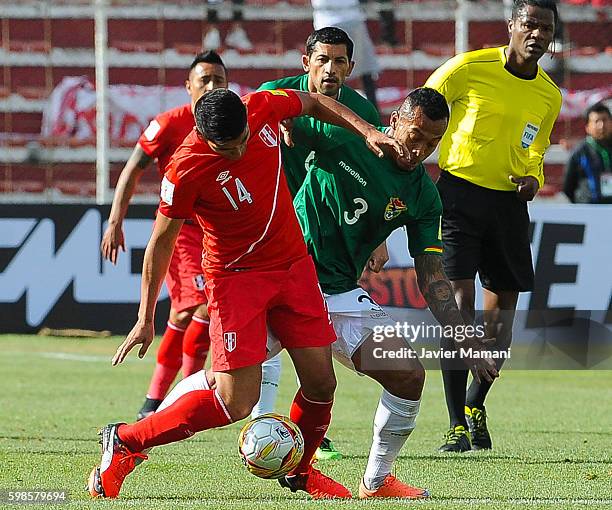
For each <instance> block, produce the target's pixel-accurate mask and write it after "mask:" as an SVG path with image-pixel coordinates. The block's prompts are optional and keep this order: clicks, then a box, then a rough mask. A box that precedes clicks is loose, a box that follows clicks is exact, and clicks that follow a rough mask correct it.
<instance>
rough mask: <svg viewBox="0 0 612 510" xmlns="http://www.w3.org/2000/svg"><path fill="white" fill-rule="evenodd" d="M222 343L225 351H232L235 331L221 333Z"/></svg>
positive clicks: (234, 345)
mask: <svg viewBox="0 0 612 510" xmlns="http://www.w3.org/2000/svg"><path fill="white" fill-rule="evenodd" d="M223 345H224V346H225V350H226V351H227V352H232V351H233V350H234V349H235V348H236V332H235V331H228V332H227V333H223Z"/></svg>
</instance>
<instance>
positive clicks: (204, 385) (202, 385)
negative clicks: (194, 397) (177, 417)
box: [157, 370, 210, 412]
mask: <svg viewBox="0 0 612 510" xmlns="http://www.w3.org/2000/svg"><path fill="white" fill-rule="evenodd" d="M209 389H210V386H209V385H208V379H206V370H200V371H199V372H196V373H195V374H191V375H190V376H189V377H185V379H181V380H180V381H179V382H178V383H177V384H176V386H175V387H174V388H172V391H171V392H170V393H168V394H167V395H166V398H165V399H164V400H163V402H162V403H161V404H160V405H159V407H158V408H157V412H159V411H161V410H163V409H166V407H168V406H171V405H172V404H174V403H175V402H176V401H177V400H178V399H179V397H182V396H183V395H185V394H186V393H189V392H190V391H194V390H209Z"/></svg>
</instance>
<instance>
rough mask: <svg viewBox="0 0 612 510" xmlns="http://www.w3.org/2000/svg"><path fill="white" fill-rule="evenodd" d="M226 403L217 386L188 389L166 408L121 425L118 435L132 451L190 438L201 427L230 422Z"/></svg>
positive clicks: (213, 426) (205, 427)
mask: <svg viewBox="0 0 612 510" xmlns="http://www.w3.org/2000/svg"><path fill="white" fill-rule="evenodd" d="M231 421H232V420H231V418H230V416H229V414H228V412H227V411H226V410H225V404H224V403H223V401H222V400H221V397H219V396H218V395H217V394H216V391H215V390H194V391H190V392H189V393H185V395H183V396H182V397H180V398H179V399H178V400H177V401H176V402H175V403H174V404H172V405H171V406H169V407H167V408H166V409H164V410H163V411H159V412H158V413H153V414H151V415H150V416H148V417H146V418H145V419H144V420H140V421H138V422H136V423H132V424H130V425H121V426H120V427H119V429H118V434H119V438H120V439H121V440H122V441H123V442H124V443H125V444H126V446H127V447H128V448H129V449H130V450H131V451H132V452H141V451H142V450H144V449H145V448H151V447H153V446H160V445H162V444H168V443H173V442H175V441H180V440H182V439H187V438H188V437H190V436H193V435H194V434H195V433H196V432H200V431H201V430H207V429H214V428H216V427H223V426H224V425H227V424H228V423H231Z"/></svg>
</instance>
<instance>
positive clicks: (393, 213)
mask: <svg viewBox="0 0 612 510" xmlns="http://www.w3.org/2000/svg"><path fill="white" fill-rule="evenodd" d="M407 210H408V208H407V207H406V204H405V203H404V202H402V201H401V200H400V199H399V198H397V197H391V198H390V199H389V203H388V204H387V207H385V220H387V221H391V220H393V219H395V218H397V217H398V216H399V215H400V214H402V213H403V212H404V211H407Z"/></svg>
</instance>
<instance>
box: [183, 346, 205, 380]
mask: <svg viewBox="0 0 612 510" xmlns="http://www.w3.org/2000/svg"><path fill="white" fill-rule="evenodd" d="M204 363H206V356H204V357H198V358H192V357H191V356H189V354H187V353H185V352H184V353H183V378H185V377H189V376H190V375H191V374H195V373H196V372H199V371H200V370H202V369H203V368H204Z"/></svg>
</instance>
